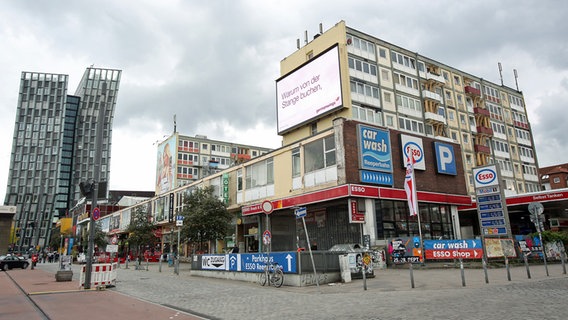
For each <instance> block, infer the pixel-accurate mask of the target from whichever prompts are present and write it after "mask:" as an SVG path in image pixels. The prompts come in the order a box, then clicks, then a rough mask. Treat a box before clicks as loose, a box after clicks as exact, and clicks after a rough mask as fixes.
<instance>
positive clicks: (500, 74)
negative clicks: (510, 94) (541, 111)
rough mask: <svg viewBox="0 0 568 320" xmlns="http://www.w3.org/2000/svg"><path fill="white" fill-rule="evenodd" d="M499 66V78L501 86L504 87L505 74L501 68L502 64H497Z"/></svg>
mask: <svg viewBox="0 0 568 320" xmlns="http://www.w3.org/2000/svg"><path fill="white" fill-rule="evenodd" d="M497 65H498V66H499V77H500V78H501V86H503V72H502V71H503V67H501V62H497ZM517 91H518V90H517Z"/></svg>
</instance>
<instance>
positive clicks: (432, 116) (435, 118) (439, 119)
mask: <svg viewBox="0 0 568 320" xmlns="http://www.w3.org/2000/svg"><path fill="white" fill-rule="evenodd" d="M424 119H425V120H426V123H429V124H433V123H435V124H439V123H443V124H444V125H445V124H446V118H444V117H443V116H441V115H439V114H437V113H433V112H425V113H424Z"/></svg>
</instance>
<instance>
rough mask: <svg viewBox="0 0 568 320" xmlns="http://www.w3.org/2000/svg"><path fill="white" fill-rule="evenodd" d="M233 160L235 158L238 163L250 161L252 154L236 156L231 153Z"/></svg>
mask: <svg viewBox="0 0 568 320" xmlns="http://www.w3.org/2000/svg"><path fill="white" fill-rule="evenodd" d="M231 158H233V159H234V160H236V161H248V160H250V158H251V157H250V154H240V153H238V154H235V153H231Z"/></svg>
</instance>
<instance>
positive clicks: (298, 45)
mask: <svg viewBox="0 0 568 320" xmlns="http://www.w3.org/2000/svg"><path fill="white" fill-rule="evenodd" d="M296 47H297V48H298V49H300V38H298V39H296Z"/></svg>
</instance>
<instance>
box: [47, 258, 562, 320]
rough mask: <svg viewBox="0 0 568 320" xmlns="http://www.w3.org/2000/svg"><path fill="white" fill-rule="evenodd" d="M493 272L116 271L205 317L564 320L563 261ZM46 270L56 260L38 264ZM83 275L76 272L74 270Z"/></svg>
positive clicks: (156, 298)
mask: <svg viewBox="0 0 568 320" xmlns="http://www.w3.org/2000/svg"><path fill="white" fill-rule="evenodd" d="M548 267H549V274H550V276H546V273H545V269H544V266H542V265H535V266H531V269H530V271H531V279H528V278H527V273H526V269H525V267H524V266H521V267H511V269H510V275H511V281H509V280H508V276H507V272H506V269H504V268H496V269H489V271H488V278H489V284H487V283H485V276H484V273H483V270H482V269H465V271H464V274H465V282H466V286H465V287H463V286H462V279H461V273H460V270H459V269H432V268H422V269H421V268H415V269H414V271H413V276H414V284H415V287H414V288H411V281H410V272H409V270H408V269H388V270H378V271H377V273H376V275H377V277H375V278H373V279H367V290H364V287H363V281H362V280H354V281H353V282H351V283H345V284H342V283H337V284H332V285H322V286H320V287H319V288H318V287H316V286H312V287H282V288H279V289H277V288H273V287H261V286H259V285H258V284H256V283H251V282H243V281H231V280H220V279H211V278H202V277H197V276H191V271H190V270H189V268H188V265H185V264H182V266H181V268H180V274H179V275H175V274H173V269H172V268H168V267H167V266H166V265H165V264H164V265H163V266H162V272H158V270H159V267H158V265H157V264H150V265H149V268H148V271H146V270H135V269H133V268H132V266H131V267H130V268H129V269H124V265H123V266H122V269H119V272H118V280H117V285H116V287H115V288H113V289H112V290H116V291H118V292H121V293H124V294H126V295H130V296H133V297H137V298H139V299H142V300H145V301H151V302H153V303H156V304H159V305H163V306H169V307H172V308H174V309H177V310H180V311H186V312H188V313H191V314H196V315H201V316H203V317H205V318H208V319H226V320H229V319H418V318H420V319H566V317H567V315H568V303H567V300H568V276H567V275H565V274H563V269H562V266H561V265H560V264H554V265H549V266H548ZM39 268H40V269H46V270H49V269H50V268H53V265H49V264H43V265H39ZM74 276H75V277H77V276H78V269H77V271H76V272H75V274H74Z"/></svg>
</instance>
